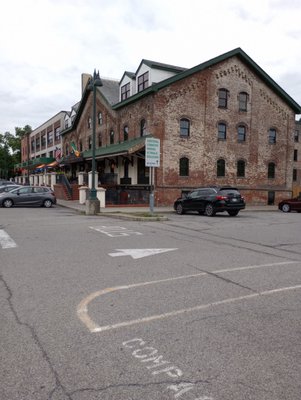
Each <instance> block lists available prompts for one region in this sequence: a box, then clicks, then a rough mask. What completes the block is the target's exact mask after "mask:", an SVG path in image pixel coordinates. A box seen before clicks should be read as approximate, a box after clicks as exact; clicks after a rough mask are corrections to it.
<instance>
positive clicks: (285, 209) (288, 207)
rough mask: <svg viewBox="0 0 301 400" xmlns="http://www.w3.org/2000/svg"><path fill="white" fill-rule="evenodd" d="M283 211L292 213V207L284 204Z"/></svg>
mask: <svg viewBox="0 0 301 400" xmlns="http://www.w3.org/2000/svg"><path fill="white" fill-rule="evenodd" d="M281 210H282V211H283V212H290V211H291V208H290V205H289V204H287V203H284V204H282V207H281Z"/></svg>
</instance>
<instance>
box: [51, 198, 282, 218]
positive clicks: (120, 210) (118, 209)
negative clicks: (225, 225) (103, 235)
mask: <svg viewBox="0 0 301 400" xmlns="http://www.w3.org/2000/svg"><path fill="white" fill-rule="evenodd" d="M57 205H59V206H61V207H67V208H70V209H73V210H76V211H78V212H82V213H86V204H80V203H79V201H78V200H62V199H57ZM276 210H278V207H277V205H247V206H246V208H245V210H242V212H245V211H276ZM147 212H150V207H149V206H145V207H143V206H138V207H135V206H132V205H131V206H108V207H101V209H100V213H99V215H101V214H102V213H106V214H108V215H109V214H111V215H116V214H127V215H128V214H135V213H147ZM153 212H154V213H159V214H161V213H163V214H164V213H165V214H168V213H174V212H175V211H174V209H173V207H172V206H170V207H168V206H165V207H154V210H153Z"/></svg>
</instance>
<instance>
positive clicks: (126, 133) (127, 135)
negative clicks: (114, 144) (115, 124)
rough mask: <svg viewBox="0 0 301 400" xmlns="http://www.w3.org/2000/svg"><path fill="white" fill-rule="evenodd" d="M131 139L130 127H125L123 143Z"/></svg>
mask: <svg viewBox="0 0 301 400" xmlns="http://www.w3.org/2000/svg"><path fill="white" fill-rule="evenodd" d="M128 138H129V127H128V126H127V125H125V126H124V127H123V141H124V142H126V141H127V140H128Z"/></svg>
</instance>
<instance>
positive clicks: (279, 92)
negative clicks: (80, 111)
mask: <svg viewBox="0 0 301 400" xmlns="http://www.w3.org/2000/svg"><path fill="white" fill-rule="evenodd" d="M231 57H238V58H239V59H240V60H241V61H242V62H243V63H244V64H246V65H247V66H248V67H249V68H250V69H251V70H252V71H253V72H254V73H255V74H256V75H257V76H258V77H259V78H260V79H261V80H263V81H264V82H265V84H266V85H267V86H269V87H270V89H271V90H273V91H274V92H275V93H276V94H277V95H278V96H279V97H280V98H282V100H283V101H285V102H286V104H287V105H288V106H289V107H291V108H292V109H293V110H294V112H295V113H296V114H300V113H301V107H300V105H299V104H298V103H296V102H295V100H293V99H292V97H290V96H289V95H288V94H287V93H286V92H285V91H284V90H283V89H282V88H281V87H280V86H279V85H278V84H277V83H276V82H275V81H274V80H273V79H272V78H271V77H270V76H269V75H268V74H267V73H266V72H265V71H264V70H263V69H262V68H261V67H259V65H258V64H256V63H255V62H254V61H253V60H252V59H251V58H250V57H249V56H248V55H247V54H246V53H245V52H244V51H243V50H242V49H241V48H240V47H238V48H236V49H234V50H231V51H229V52H227V53H224V54H222V55H220V56H218V57H215V58H212V59H211V60H209V61H206V62H204V63H202V64H199V65H197V66H195V67H193V68H190V69H186V70H182V72H179V73H178V74H176V75H175V76H173V77H171V78H167V79H165V80H163V81H161V82H158V83H156V84H154V85H152V86H150V87H148V88H147V89H145V90H143V91H142V92H139V93H136V94H134V95H133V96H131V97H129V98H128V99H126V100H124V101H122V102H119V103H116V104H115V105H114V106H113V109H118V108H120V107H123V106H124V105H127V104H130V103H132V102H134V101H136V100H138V99H140V98H141V97H144V96H147V95H148V94H150V93H154V92H157V91H158V90H161V89H163V88H165V87H166V86H169V85H171V84H173V83H174V82H177V81H180V80H181V79H185V78H187V77H188V76H191V75H193V74H195V73H197V72H200V71H204V70H205V69H207V68H210V67H212V66H215V65H216V64H219V63H221V62H223V61H225V60H227V59H229V58H231ZM143 61H145V60H142V61H141V63H142V62H143ZM146 61H148V60H146ZM148 62H149V63H151V61H148ZM157 64H159V63H157ZM140 65H141V64H140ZM163 65H164V64H163ZM139 68H140V66H139ZM139 68H138V69H139Z"/></svg>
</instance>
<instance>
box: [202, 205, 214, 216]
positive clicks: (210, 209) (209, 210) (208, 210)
mask: <svg viewBox="0 0 301 400" xmlns="http://www.w3.org/2000/svg"><path fill="white" fill-rule="evenodd" d="M204 214H205V215H206V216H207V217H213V215H215V211H214V208H213V205H212V204H210V203H208V204H206V207H205V211H204Z"/></svg>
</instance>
